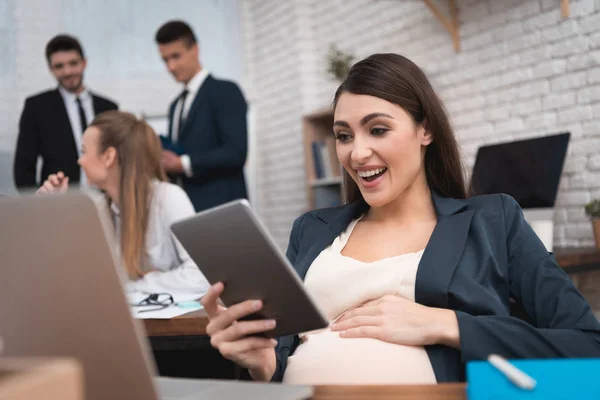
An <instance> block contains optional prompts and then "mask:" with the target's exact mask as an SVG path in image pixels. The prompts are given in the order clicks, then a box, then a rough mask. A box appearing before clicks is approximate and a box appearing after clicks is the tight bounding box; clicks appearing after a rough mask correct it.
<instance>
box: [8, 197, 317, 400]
mask: <svg viewBox="0 0 600 400" xmlns="http://www.w3.org/2000/svg"><path fill="white" fill-rule="evenodd" d="M99 204H100V203H99ZM99 204H95V202H94V201H93V200H92V198H91V197H90V196H88V195H86V194H81V193H78V194H68V195H60V196H45V197H31V196H24V197H20V198H19V197H14V198H9V197H6V198H2V199H0V221H2V231H1V232H0V257H2V261H1V264H2V267H1V268H0V338H2V340H3V342H4V351H3V355H6V356H53V357H54V356H61V357H64V356H67V357H74V358H76V359H78V360H79V361H80V362H81V363H82V365H83V368H84V375H85V388H86V395H85V398H86V399H88V400H90V399H91V400H94V399H233V398H236V399H238V398H243V399H269V398H277V399H304V398H308V397H310V396H311V393H312V389H311V388H309V387H303V386H284V385H277V384H258V383H251V382H235V381H203V380H184V379H165V378H157V379H153V378H152V376H153V375H155V368H154V363H153V360H152V357H151V355H150V352H149V348H148V342H147V339H146V336H145V334H144V331H143V329H142V328H141V325H140V322H139V321H135V320H133V318H132V315H131V311H130V308H129V305H128V304H127V300H126V297H125V294H124V291H123V287H122V286H123V282H124V280H125V276H124V273H122V271H121V269H120V268H117V265H118V263H117V262H116V259H115V257H114V254H113V251H112V249H111V247H110V246H109V243H110V242H109V240H107V239H108V238H109V237H110V236H109V235H110V233H111V228H112V227H111V225H110V221H106V220H105V219H104V218H103V216H105V214H104V213H102V212H100V210H99V208H98V205H99ZM111 240H112V238H111ZM198 362H199V363H200V362H202V360H198ZM159 393H160V395H159Z"/></svg>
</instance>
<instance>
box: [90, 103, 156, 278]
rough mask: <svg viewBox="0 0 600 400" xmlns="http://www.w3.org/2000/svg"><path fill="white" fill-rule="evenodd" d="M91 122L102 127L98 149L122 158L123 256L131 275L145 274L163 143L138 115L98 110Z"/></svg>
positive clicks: (121, 209) (120, 199) (119, 158)
mask: <svg viewBox="0 0 600 400" xmlns="http://www.w3.org/2000/svg"><path fill="white" fill-rule="evenodd" d="M90 126H95V127H96V128H98V129H99V130H100V139H99V151H100V152H104V151H106V150H107V149H108V148H110V147H113V148H115V150H116V152H117V159H118V161H119V168H120V177H121V181H120V183H119V199H118V202H119V211H120V217H121V231H120V236H121V238H120V240H121V258H122V260H123V263H124V265H125V268H126V270H127V273H128V274H129V276H130V277H131V278H138V277H140V276H142V269H141V265H142V264H143V263H145V261H146V260H145V258H146V230H147V229H148V221H149V216H150V204H151V201H152V181H153V180H155V179H157V180H160V181H164V180H165V179H166V176H165V172H164V170H163V168H162V164H161V144H160V141H159V139H158V137H157V136H156V134H155V132H154V130H153V129H152V128H151V127H150V126H149V125H148V124H147V123H146V122H144V121H142V120H139V119H137V118H136V117H135V115H133V114H130V113H126V112H122V111H107V112H104V113H102V114H99V115H98V116H97V117H96V118H95V119H94V121H92V123H91V124H90Z"/></svg>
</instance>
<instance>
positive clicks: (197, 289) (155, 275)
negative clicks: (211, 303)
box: [110, 181, 210, 293]
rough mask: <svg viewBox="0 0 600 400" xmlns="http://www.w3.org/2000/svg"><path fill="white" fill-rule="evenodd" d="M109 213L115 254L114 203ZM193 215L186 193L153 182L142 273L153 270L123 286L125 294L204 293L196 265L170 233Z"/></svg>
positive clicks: (116, 213)
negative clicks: (172, 226) (180, 222)
mask: <svg viewBox="0 0 600 400" xmlns="http://www.w3.org/2000/svg"><path fill="white" fill-rule="evenodd" d="M110 211H111V214H112V218H113V222H114V226H115V239H116V240H117V254H119V255H120V254H121V252H120V250H119V243H120V239H119V237H120V224H121V220H120V213H119V209H118V208H117V207H116V205H115V204H114V203H112V204H111V207H110ZM194 214H195V211H194V206H193V205H192V203H191V201H190V199H189V198H188V196H187V194H186V193H185V192H184V191H183V189H182V188H180V187H179V186H177V185H174V184H172V183H168V182H159V181H155V182H154V185H153V195H152V202H151V206H150V218H149V220H148V229H147V231H146V255H147V260H148V263H149V265H147V266H144V267H143V268H142V271H147V270H149V269H154V270H158V271H154V272H149V273H147V274H146V275H144V277H143V278H140V279H138V280H136V281H130V282H128V283H127V288H126V289H127V291H128V292H136V291H137V292H144V293H182V292H189V293H204V292H206V291H207V290H208V287H209V286H210V285H209V283H208V281H207V280H206V278H205V277H204V275H203V274H202V272H200V270H199V269H198V266H197V265H196V263H194V261H192V259H191V258H190V256H189V254H188V253H187V251H185V249H184V248H183V246H182V245H181V243H180V242H179V241H178V240H177V239H176V238H175V235H173V233H172V232H171V225H172V224H173V223H174V222H176V221H179V220H182V219H185V218H187V217H190V216H192V215H194Z"/></svg>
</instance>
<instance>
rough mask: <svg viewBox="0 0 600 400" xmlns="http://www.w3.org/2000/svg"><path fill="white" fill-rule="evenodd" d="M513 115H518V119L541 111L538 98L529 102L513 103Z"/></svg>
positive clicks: (540, 103)
mask: <svg viewBox="0 0 600 400" xmlns="http://www.w3.org/2000/svg"><path fill="white" fill-rule="evenodd" d="M512 109H513V111H512V113H513V115H518V116H520V117H522V116H527V115H529V114H532V113H535V112H537V111H541V110H542V101H541V100H540V98H534V99H531V100H526V101H520V102H518V103H515V104H514V105H513V107H512Z"/></svg>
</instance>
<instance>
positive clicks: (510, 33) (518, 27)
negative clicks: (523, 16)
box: [489, 20, 524, 41]
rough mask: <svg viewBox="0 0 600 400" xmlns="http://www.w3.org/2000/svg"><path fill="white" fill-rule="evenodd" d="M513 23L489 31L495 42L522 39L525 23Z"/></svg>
mask: <svg viewBox="0 0 600 400" xmlns="http://www.w3.org/2000/svg"><path fill="white" fill-rule="evenodd" d="M511 21H513V22H511V23H509V24H506V25H503V26H500V27H498V28H495V29H492V30H490V31H489V32H490V33H491V34H492V36H493V37H494V39H495V40H497V41H500V40H507V39H512V38H515V37H518V38H520V37H521V35H522V34H523V32H524V30H523V22H521V21H514V20H511ZM517 40H518V39H517Z"/></svg>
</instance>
